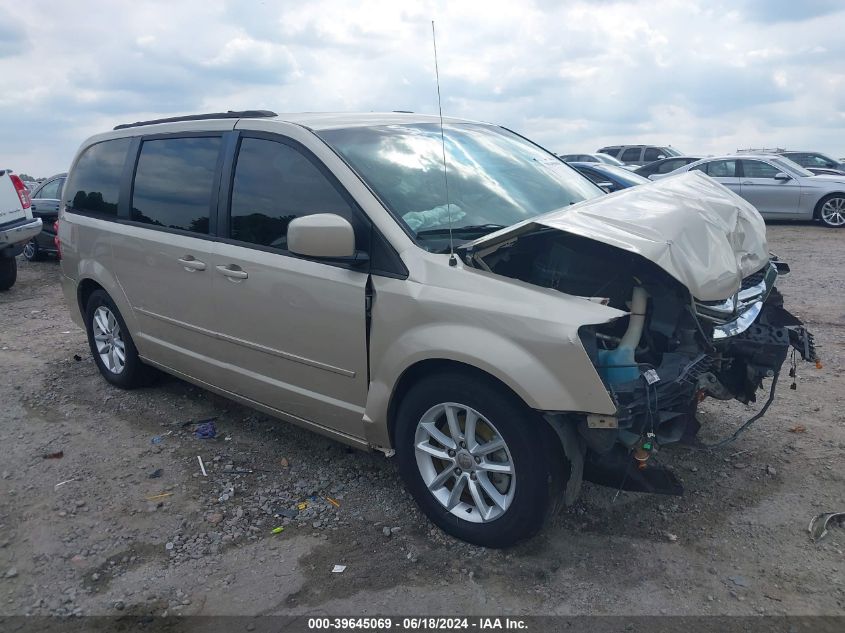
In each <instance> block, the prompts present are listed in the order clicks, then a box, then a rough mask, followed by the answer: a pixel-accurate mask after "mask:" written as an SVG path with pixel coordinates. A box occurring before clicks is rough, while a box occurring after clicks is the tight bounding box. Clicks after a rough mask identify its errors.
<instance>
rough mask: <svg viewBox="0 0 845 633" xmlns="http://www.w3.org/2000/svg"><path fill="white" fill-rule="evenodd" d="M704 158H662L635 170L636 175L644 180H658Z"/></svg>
mask: <svg viewBox="0 0 845 633" xmlns="http://www.w3.org/2000/svg"><path fill="white" fill-rule="evenodd" d="M702 158H703V156H671V157H670V158H661V159H660V160H656V161H654V162H653V163H649V164H648V165H643V166H642V167H638V168H637V169H635V170H634V173H635V174H638V175H640V176H642V177H643V178H650V179H651V180H658V179H660V178H662V177H664V176H666V175H668V174H669V173H671V172H673V171H675V170H676V169H680V168H681V167H683V166H684V165H689V164H690V163H694V162H695V161H697V160H701V159H702Z"/></svg>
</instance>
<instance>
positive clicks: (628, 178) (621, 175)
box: [569, 163, 650, 193]
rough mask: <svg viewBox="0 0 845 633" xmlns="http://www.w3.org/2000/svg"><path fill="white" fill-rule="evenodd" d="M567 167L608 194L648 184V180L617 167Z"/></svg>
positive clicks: (596, 164) (589, 165) (574, 165)
mask: <svg viewBox="0 0 845 633" xmlns="http://www.w3.org/2000/svg"><path fill="white" fill-rule="evenodd" d="M569 165H570V166H571V167H574V168H575V169H576V170H578V173H580V174H581V175H582V176H586V177H587V178H589V179H590V180H592V181H593V182H594V183H596V184H597V185H598V186H599V187H601V188H602V189H604V190H605V191H607V192H608V193H613V192H614V191H619V190H620V189H627V188H628V187H633V186H635V185H641V184H643V183H646V182H650V181H649V180H648V178H643V177H642V176H639V175H637V174H635V173H634V172H632V171H631V170H630V169H626V168H625V167H619V166H617V165H605V164H604V163H569Z"/></svg>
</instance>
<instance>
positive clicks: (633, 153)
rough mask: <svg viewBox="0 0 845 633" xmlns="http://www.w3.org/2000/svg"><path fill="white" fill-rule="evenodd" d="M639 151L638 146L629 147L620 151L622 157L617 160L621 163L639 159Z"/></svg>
mask: <svg viewBox="0 0 845 633" xmlns="http://www.w3.org/2000/svg"><path fill="white" fill-rule="evenodd" d="M640 151H641V150H640V148H639V147H630V148H628V149H626V150H625V151H624V152H622V157H621V158H620V159H619V160H621V161H622V162H623V163H634V162H636V161H638V160H640Z"/></svg>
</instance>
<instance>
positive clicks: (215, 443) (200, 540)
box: [0, 225, 845, 615]
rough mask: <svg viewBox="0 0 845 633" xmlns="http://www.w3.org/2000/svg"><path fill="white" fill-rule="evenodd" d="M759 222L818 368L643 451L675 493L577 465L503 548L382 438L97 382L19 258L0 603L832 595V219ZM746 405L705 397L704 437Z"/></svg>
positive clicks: (249, 609)
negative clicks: (679, 483)
mask: <svg viewBox="0 0 845 633" xmlns="http://www.w3.org/2000/svg"><path fill="white" fill-rule="evenodd" d="M769 236H770V247H771V249H772V250H773V251H775V252H777V253H778V254H779V255H780V256H781V257H782V258H783V259H786V260H788V261H790V263H791V264H792V267H793V274H792V275H791V276H790V277H789V278H787V279H784V280H782V281H781V285H780V287H781V290H782V291H783V292H784V294H785V295H786V300H787V303H788V306H789V307H790V308H791V309H792V310H793V311H794V312H795V313H796V314H797V315H799V316H800V317H802V318H803V319H805V321H806V322H807V323H808V324H809V326H810V327H811V328H812V330H813V331H814V332H815V334H816V336H817V340H818V342H819V343H820V345H821V346H822V348H821V354H822V356H823V359H824V369H823V370H817V369H815V368H814V367H812V366H810V365H806V364H805V365H800V366H799V380H798V389H797V390H796V391H791V390H790V389H789V382H790V381H789V379H788V378H787V377H786V375H785V373H784V376H783V379H782V381H781V387H782V388H781V389H780V391H779V395H778V398H777V399H776V401H775V404H774V405H773V406H772V408H771V410H770V411H769V413H768V415H767V416H766V418H764V419H763V420H761V421H760V422H759V423H758V424H757V425H756V426H754V427H752V428H751V430H750V431H749V432H748V433H746V434H745V435H744V436H742V438H741V439H740V440H739V441H738V442H736V443H734V444H733V445H730V446H728V447H726V448H725V449H724V450H720V451H719V452H716V453H705V452H693V451H690V450H689V449H683V448H676V449H671V450H665V451H664V452H662V453H661V454H660V456H659V457H660V459H661V460H662V461H663V462H664V463H667V464H670V465H672V466H674V468H675V470H676V471H677V473H678V474H679V476H680V478H681V479H682V480H683V482H684V485H685V486H686V489H687V493H686V495H685V496H684V497H661V496H650V495H641V494H633V493H622V494H620V495H619V496H618V498H617V499H616V500H615V501H614V491H612V490H608V489H605V488H598V487H595V486H591V485H589V484H587V485H585V489H584V493H583V495H582V498H581V500H580V501H579V503H578V504H577V505H576V506H575V507H573V508H570V509H568V510H565V511H564V512H563V513H561V514H560V515H559V516H558V517H557V518H556V520H555V521H554V523H553V524H552V525H549V526H548V527H547V528H546V529H545V530H544V531H543V532H542V534H541V535H540V536H538V537H537V538H535V539H534V540H532V541H530V542H527V543H524V544H522V545H520V546H518V547H516V548H513V549H511V550H507V551H492V550H485V549H482V548H477V547H472V546H469V545H466V544H464V543H461V542H458V541H455V540H453V539H451V538H449V537H446V536H444V535H443V534H442V533H441V532H439V531H438V530H436V529H434V528H433V527H432V526H431V524H429V523H428V522H427V521H426V519H425V518H424V517H423V516H422V515H421V514H420V513H419V512H418V511H417V509H416V507H415V506H414V504H413V502H412V501H411V499H410V497H409V495H408V494H407V493H406V492H405V490H404V489H403V487H402V485H401V483H400V482H399V480H398V476H397V472H396V467H395V464H394V463H393V462H392V461H391V460H389V459H386V458H384V457H383V456H381V455H378V454H374V455H371V454H363V453H359V452H351V451H349V450H347V449H346V448H345V447H343V446H341V445H340V444H337V443H335V442H332V441H330V440H327V439H323V438H321V437H319V436H317V435H313V434H311V433H309V432H307V431H304V430H301V429H298V428H295V427H293V426H291V425H289V424H286V423H283V422H278V421H273V420H272V419H268V418H267V417H265V416H263V415H260V414H258V413H256V412H254V411H251V410H249V409H246V408H243V407H240V406H238V405H235V404H233V403H231V402H228V401H226V400H224V399H222V398H219V397H217V396H214V395H211V394H209V393H207V392H205V391H203V390H201V389H197V388H195V387H192V386H190V385H188V384H186V383H183V382H180V381H178V380H176V379H171V378H164V379H162V380H161V381H160V382H159V383H158V384H157V385H156V386H154V387H152V388H149V389H145V390H141V391H136V392H123V391H120V390H118V389H116V388H114V387H111V386H109V385H108V384H107V383H106V382H105V381H104V380H102V379H101V378H100V376H99V374H98V373H97V370H96V368H95V365H94V363H93V362H92V360H91V358H90V353H89V351H88V346H87V344H86V340H85V335H84V333H83V332H82V331H81V330H79V329H78V328H76V326H74V325H73V324H72V322H71V320H70V317H69V316H68V313H67V310H66V308H65V305H64V303H63V300H62V296H61V291H60V289H59V284H58V278H59V269H58V266H57V264H56V263H55V262H40V263H32V264H30V263H27V262H25V261H21V262H20V275H19V281H18V284H17V285H16V286H15V287H14V288H13V289H12V290H11V291H10V292H7V293H3V294H2V295H0V363H2V367H3V379H2V384H0V405H2V406H0V472H1V473H2V478H0V614H7V615H10V614H71V613H74V614H116V613H118V612H123V613H127V614H128V613H138V614H162V613H165V612H166V613H169V614H174V613H184V614H288V613H296V614H304V613H308V614H398V613H404V614H420V613H425V614H432V613H444V614H452V613H455V612H459V613H467V612H469V613H474V614H490V613H500V614H551V613H559V614H583V613H591V614H664V613H667V614H678V615H686V614H746V615H747V614H758V613H765V614H784V613H785V614H796V615H797V614H827V615H843V614H845V564H843V563H845V529H842V528H834V529H833V530H832V532H831V534H830V535H829V536H828V537H827V538H826V539H825V540H824V541H823V542H822V543H821V544H819V545H814V544H812V543H811V542H810V540H809V539H808V535H807V524H808V522H809V520H810V518H811V517H812V516H813V515H814V514H816V513H818V512H823V511H834V510H839V511H842V510H845V458H843V455H845V450H844V449H845V379H843V364H845V285H844V284H843V281H842V271H843V270H845V248H843V240H845V231H838V232H837V231H830V230H824V229H822V228H819V227H816V226H812V225H775V226H771V227H770V233H769ZM753 409H754V408H753V407H749V408H746V407H744V406H742V405H739V404H737V403H733V404H730V405H726V404H724V403H720V402H714V401H707V402H706V403H705V404H704V406H703V411H702V413H701V420H702V422H703V424H704V428H703V430H702V435H701V436H702V439H704V440H705V441H713V440H716V439H719V438H721V437H724V436H726V435H728V434H730V433H731V432H732V431H733V429H734V428H735V427H736V426H738V425H739V424H740V423H741V422H742V421H744V420H745V419H747V418H748V417H750V415H751V413H752V411H753ZM211 417H215V418H216V425H217V429H218V438H217V439H214V440H208V439H206V440H202V439H197V438H196V437H194V435H193V433H192V431H193V428H194V427H193V425H192V424H186V423H191V422H193V421H197V420H202V419H206V418H211ZM797 425H802V426H803V427H804V428H805V429H806V430H805V432H803V433H795V432H791V429H794V428H795V427H796V426H797ZM155 436H159V437H160V438H161V441H160V443H153V438H154V437H155ZM56 451H63V453H64V456H63V457H62V458H60V459H44V458H42V454H45V453H52V452H56ZM197 456H201V457H202V459H203V460H204V462H205V464H206V467H207V469H208V477H203V476H202V475H201V473H200V469H199V464H198V461H197ZM245 470H251V471H252V472H249V473H247V472H243V471H245ZM156 475H158V476H156ZM59 484H61V485H59ZM151 497H152V500H148V499H149V498H151ZM327 497H328V498H331V499H332V500H333V501H336V502H337V504H338V505H339V507H336V506H335V504H333V503H331V502H330V501H329V500H328V499H327ZM303 502H306V503H307V504H308V505H307V507H305V508H304V510H300V509H299V506H298V504H301V503H303ZM277 526H284V531H283V532H281V533H280V534H272V533H271V530H272V529H273V528H276V527H277ZM335 564H342V565H346V570H345V572H343V573H332V567H333V565H335Z"/></svg>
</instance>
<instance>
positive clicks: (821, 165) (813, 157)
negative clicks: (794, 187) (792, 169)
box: [736, 147, 845, 175]
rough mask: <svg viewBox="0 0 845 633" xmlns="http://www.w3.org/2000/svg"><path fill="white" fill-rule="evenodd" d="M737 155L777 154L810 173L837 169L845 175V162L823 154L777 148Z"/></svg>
mask: <svg viewBox="0 0 845 633" xmlns="http://www.w3.org/2000/svg"><path fill="white" fill-rule="evenodd" d="M736 153H737V154H758V155H759V154H777V155H778V156H783V157H784V158H788V159H789V160H791V161H792V162H793V163H798V164H799V165H801V167H803V168H804V169H809V170H810V171H814V170H815V169H820V170H831V169H835V170H836V171H837V172H839V173H843V174H845V161H840V160H836V159H835V158H831V157H830V156H828V155H827V154H822V153H821V152H807V151H796V150H791V149H783V148H781V147H775V148H769V149H740V150H737V152H736ZM819 173H822V172H819ZM824 173H829V172H824ZM837 175H838V174H837Z"/></svg>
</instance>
